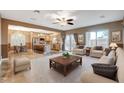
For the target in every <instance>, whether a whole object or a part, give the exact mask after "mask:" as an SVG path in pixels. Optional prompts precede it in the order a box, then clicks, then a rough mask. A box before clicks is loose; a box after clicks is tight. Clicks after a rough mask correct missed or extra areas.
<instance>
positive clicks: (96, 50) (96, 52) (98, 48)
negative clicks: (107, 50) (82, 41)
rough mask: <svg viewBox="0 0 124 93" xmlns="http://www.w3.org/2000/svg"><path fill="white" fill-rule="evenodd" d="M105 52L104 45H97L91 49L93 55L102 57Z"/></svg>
mask: <svg viewBox="0 0 124 93" xmlns="http://www.w3.org/2000/svg"><path fill="white" fill-rule="evenodd" d="M103 53H104V48H103V47H102V46H95V47H93V48H91V50H90V56H91V57H97V58H100V57H101V56H102V55H103Z"/></svg>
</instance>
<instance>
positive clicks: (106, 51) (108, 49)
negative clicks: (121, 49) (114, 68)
mask: <svg viewBox="0 0 124 93" xmlns="http://www.w3.org/2000/svg"><path fill="white" fill-rule="evenodd" d="M110 51H111V49H110V48H106V49H105V55H106V56H108V54H109V53H110Z"/></svg>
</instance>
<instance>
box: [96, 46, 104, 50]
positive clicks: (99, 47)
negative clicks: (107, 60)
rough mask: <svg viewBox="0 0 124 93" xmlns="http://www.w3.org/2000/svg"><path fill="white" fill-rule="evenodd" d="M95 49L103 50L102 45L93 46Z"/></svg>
mask: <svg viewBox="0 0 124 93" xmlns="http://www.w3.org/2000/svg"><path fill="white" fill-rule="evenodd" d="M95 50H103V47H102V46H95Z"/></svg>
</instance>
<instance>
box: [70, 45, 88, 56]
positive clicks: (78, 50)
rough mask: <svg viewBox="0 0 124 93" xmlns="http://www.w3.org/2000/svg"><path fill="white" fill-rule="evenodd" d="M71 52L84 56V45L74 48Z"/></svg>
mask: <svg viewBox="0 0 124 93" xmlns="http://www.w3.org/2000/svg"><path fill="white" fill-rule="evenodd" d="M72 52H73V53H74V54H79V55H85V54H86V49H85V48H84V45H79V46H77V47H76V48H74V49H73V51H72Z"/></svg>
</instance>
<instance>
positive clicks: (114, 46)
mask: <svg viewBox="0 0 124 93" xmlns="http://www.w3.org/2000/svg"><path fill="white" fill-rule="evenodd" d="M109 46H110V47H111V49H116V48H117V47H118V45H117V44H116V43H113V42H112V43H111V44H110V45H109Z"/></svg>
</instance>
